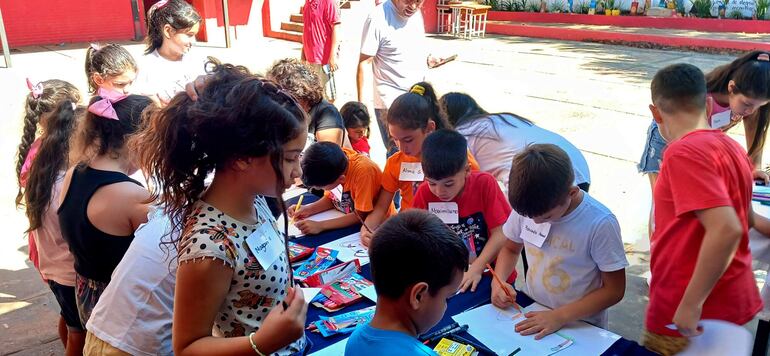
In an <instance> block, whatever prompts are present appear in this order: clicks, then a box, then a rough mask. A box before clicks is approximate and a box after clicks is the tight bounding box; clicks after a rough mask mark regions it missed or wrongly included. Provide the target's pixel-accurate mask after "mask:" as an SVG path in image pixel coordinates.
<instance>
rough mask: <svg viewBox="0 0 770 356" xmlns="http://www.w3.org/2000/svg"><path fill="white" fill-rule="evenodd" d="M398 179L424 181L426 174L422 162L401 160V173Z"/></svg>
mask: <svg viewBox="0 0 770 356" xmlns="http://www.w3.org/2000/svg"><path fill="white" fill-rule="evenodd" d="M398 180H400V181H403V182H422V181H423V180H425V175H423V174H422V163H420V162H401V173H400V174H399V175H398Z"/></svg>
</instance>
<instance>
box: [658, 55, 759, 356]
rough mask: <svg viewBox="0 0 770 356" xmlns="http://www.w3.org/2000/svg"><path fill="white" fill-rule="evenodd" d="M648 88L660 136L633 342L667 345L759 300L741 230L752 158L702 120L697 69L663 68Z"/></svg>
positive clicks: (702, 89)
mask: <svg viewBox="0 0 770 356" xmlns="http://www.w3.org/2000/svg"><path fill="white" fill-rule="evenodd" d="M651 92H652V102H653V104H652V105H650V111H652V115H653V118H654V119H655V122H656V123H657V125H658V128H659V129H660V133H661V135H662V136H663V138H665V139H666V141H668V142H669V145H668V147H667V148H666V151H665V152H664V153H663V163H662V166H661V171H660V176H659V177H658V181H657V184H656V186H655V192H654V193H653V198H654V202H655V212H654V218H655V231H654V232H653V235H652V240H651V250H650V255H651V260H650V270H651V272H652V275H653V276H654V277H653V278H652V283H651V284H650V303H649V305H648V307H647V317H646V321H645V329H646V330H645V335H644V341H643V343H644V346H646V347H647V348H649V349H651V350H653V351H656V352H659V353H662V354H673V353H677V352H679V351H681V350H683V349H684V348H685V347H686V346H687V344H688V339H687V337H692V336H695V335H698V334H699V333H700V328H699V326H698V322H699V321H700V320H701V319H719V320H725V321H729V322H731V323H734V324H738V325H742V324H746V323H748V322H749V321H751V320H752V319H753V318H754V315H756V314H757V312H759V311H760V310H761V308H762V302H761V300H760V296H759V291H758V290H757V286H756V283H755V282H754V275H753V273H752V270H751V253H750V251H749V238H748V230H749V226H750V224H751V223H752V221H750V219H749V218H750V217H751V216H752V210H751V191H752V185H753V182H752V178H751V172H752V171H753V167H752V164H751V160H750V159H749V157H748V156H747V155H746V151H744V150H743V149H742V148H741V146H740V145H738V143H736V142H735V141H734V140H733V139H731V138H729V137H727V135H725V134H724V133H723V132H722V131H720V130H710V129H709V126H708V122H707V120H706V118H707V117H709V115H708V113H707V109H706V108H707V107H710V105H706V104H707V99H706V80H705V78H704V76H703V73H702V72H701V71H700V69H698V68H697V67H695V66H692V65H690V64H675V65H672V66H669V67H666V68H663V69H661V70H660V71H658V73H657V74H655V77H654V78H653V80H652V85H651ZM670 324H674V325H675V326H676V328H675V329H676V330H671V329H669V328H668V327H667V326H668V325H670Z"/></svg>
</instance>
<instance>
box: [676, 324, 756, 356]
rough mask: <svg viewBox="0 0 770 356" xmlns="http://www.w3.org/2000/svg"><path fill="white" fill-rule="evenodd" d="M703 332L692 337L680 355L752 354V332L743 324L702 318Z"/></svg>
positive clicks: (737, 355)
mask: <svg viewBox="0 0 770 356" xmlns="http://www.w3.org/2000/svg"><path fill="white" fill-rule="evenodd" d="M700 324H701V325H702V326H703V334H701V335H700V336H696V337H693V338H690V345H689V346H687V348H686V349H685V350H684V351H682V352H681V353H679V354H678V355H679V356H718V355H736V356H743V355H750V354H751V345H752V343H753V340H752V337H751V333H749V331H748V330H746V329H744V328H743V327H742V326H739V325H735V324H733V323H728V322H726V321H722V320H701V321H700Z"/></svg>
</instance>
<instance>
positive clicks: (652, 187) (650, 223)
mask: <svg viewBox="0 0 770 356" xmlns="http://www.w3.org/2000/svg"><path fill="white" fill-rule="evenodd" d="M647 177H648V178H650V192H654V191H655V182H657V181H658V173H647ZM654 231H655V202H654V201H653V202H652V205H650V218H649V220H648V221H647V235H648V236H649V237H650V238H652V233H653V232H654Z"/></svg>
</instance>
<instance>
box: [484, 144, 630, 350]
mask: <svg viewBox="0 0 770 356" xmlns="http://www.w3.org/2000/svg"><path fill="white" fill-rule="evenodd" d="M574 179H575V178H574V172H573V169H572V164H571V163H570V160H569V157H568V156H567V154H566V153H565V152H564V150H562V149H561V148H559V147H558V146H555V145H552V144H536V145H530V146H529V147H527V148H526V149H525V150H524V151H522V152H521V153H520V154H518V155H516V156H515V157H514V158H513V163H512V167H511V176H510V180H509V191H508V199H509V201H510V203H511V207H512V208H513V210H514V211H513V212H512V213H511V216H510V217H509V218H508V221H507V222H506V223H505V225H503V233H504V234H505V236H506V237H507V238H508V241H507V242H506V245H505V247H504V248H503V250H502V251H500V254H499V255H498V257H497V266H496V267H495V270H496V271H497V273H498V274H500V275H504V276H507V275H510V273H511V272H512V271H513V269H514V268H515V266H516V262H517V261H518V258H519V255H520V254H521V250H522V248H524V250H525V253H526V257H527V261H528V262H529V270H528V271H527V276H526V286H525V289H524V292H525V293H526V294H527V295H528V296H530V297H531V298H532V299H534V300H535V301H536V302H538V303H540V304H542V305H545V306H547V307H550V308H552V309H553V310H551V311H542V312H530V313H527V314H526V315H525V316H526V317H527V320H525V321H522V322H520V323H518V324H516V331H517V332H519V333H521V334H522V335H532V334H536V336H535V338H536V339H540V338H542V337H544V336H546V335H548V334H550V333H553V332H555V331H558V330H559V329H560V328H561V327H562V326H563V325H564V324H567V323H569V322H572V321H575V320H584V321H587V322H589V323H591V324H594V325H596V326H599V327H602V328H607V308H609V307H610V306H612V305H614V304H616V303H618V302H619V301H620V300H621V299H623V294H624V293H625V288H626V275H625V267H626V266H628V262H627V261H626V256H625V251H624V249H623V241H622V240H621V238H620V226H619V225H618V221H617V219H616V218H615V215H613V214H612V212H611V211H610V210H609V209H607V208H606V207H605V206H604V205H602V204H601V203H599V202H598V201H596V199H594V198H592V197H591V196H590V195H588V193H585V192H583V191H582V190H580V188H578V187H577V186H575V184H574ZM503 288H505V289H507V290H508V292H509V293H511V295H513V296H514V298H513V299H515V296H516V292H515V291H514V289H513V287H512V286H511V285H509V284H505V285H504V286H503V287H501V286H500V285H499V284H497V283H492V303H493V304H494V305H496V306H498V307H501V308H505V307H508V306H510V305H512V303H513V300H511V298H509V297H508V296H507V295H506V293H505V291H504V290H503Z"/></svg>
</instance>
